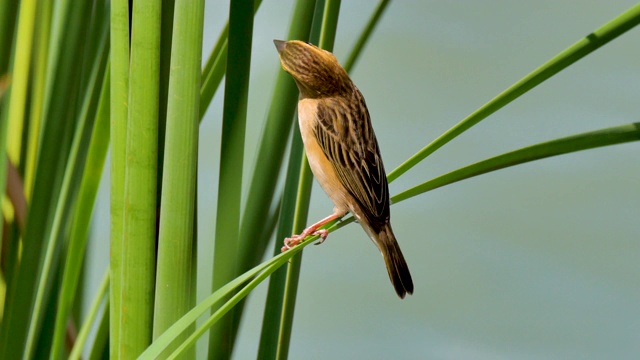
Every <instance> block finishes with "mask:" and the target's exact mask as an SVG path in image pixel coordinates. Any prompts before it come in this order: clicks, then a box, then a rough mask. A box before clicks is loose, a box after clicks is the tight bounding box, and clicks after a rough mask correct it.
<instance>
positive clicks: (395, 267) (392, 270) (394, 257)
mask: <svg viewBox="0 0 640 360" xmlns="http://www.w3.org/2000/svg"><path fill="white" fill-rule="evenodd" d="M377 245H378V247H379V248H380V252H381V253H382V257H383V258H384V263H385V265H387V271H388V272H389V279H391V283H392V284H393V287H394V288H395V289H396V293H397V294H398V296H399V297H400V298H401V299H403V298H404V297H405V295H406V294H407V293H409V294H413V280H411V273H410V272H409V267H408V266H407V262H406V261H405V260H404V256H402V251H400V245H398V242H397V241H396V237H395V235H393V230H391V225H390V224H389V223H387V224H386V225H384V226H383V227H382V229H381V230H380V232H379V233H378V242H377Z"/></svg>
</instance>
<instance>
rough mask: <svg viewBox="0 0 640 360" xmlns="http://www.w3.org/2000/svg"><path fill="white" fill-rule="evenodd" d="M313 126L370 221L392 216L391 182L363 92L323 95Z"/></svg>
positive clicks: (326, 152)
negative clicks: (388, 178) (390, 200)
mask: <svg viewBox="0 0 640 360" xmlns="http://www.w3.org/2000/svg"><path fill="white" fill-rule="evenodd" d="M317 116H318V119H317V120H318V121H316V127H315V129H314V132H315V136H316V139H317V141H318V144H319V145H320V147H321V148H322V151H323V152H324V154H325V155H326V156H327V158H328V159H329V160H330V161H331V163H332V164H333V168H334V170H335V172H336V174H337V175H338V178H339V179H340V182H341V183H342V185H343V186H344V187H345V188H346V189H347V191H348V192H349V194H350V195H351V196H352V197H353V198H354V199H355V200H356V201H357V203H358V205H359V206H360V208H361V209H362V211H363V212H364V214H363V215H364V216H365V217H366V218H367V220H368V221H369V223H370V224H371V225H374V226H375V225H377V224H380V225H383V224H384V223H385V222H386V221H387V219H388V218H389V185H388V183H387V176H386V174H385V171H384V166H383V164H382V158H381V156H380V151H379V149H378V142H377V140H376V136H375V134H374V133H373V128H372V126H371V119H370V117H369V111H368V110H367V106H366V104H365V102H364V98H363V97H362V94H360V92H359V91H358V90H356V91H355V94H354V97H353V98H351V99H347V98H330V99H323V101H321V102H320V103H319V104H318V112H317Z"/></svg>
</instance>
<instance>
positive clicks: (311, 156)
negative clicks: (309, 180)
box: [298, 99, 350, 211]
mask: <svg viewBox="0 0 640 360" xmlns="http://www.w3.org/2000/svg"><path fill="white" fill-rule="evenodd" d="M317 110H318V100H315V99H301V100H300V101H299V102H298V122H299V124H300V135H301V136H302V142H303V143H304V149H305V152H306V154H307V160H308V161H309V167H310V168H311V172H313V176H314V177H315V178H316V180H318V183H319V184H320V186H321V187H322V189H323V190H324V191H325V192H326V193H327V195H328V196H329V198H330V199H331V201H332V202H333V204H334V205H335V207H336V209H338V210H342V211H349V209H350V206H349V203H350V201H349V199H350V196H349V194H348V192H347V190H346V188H345V187H344V186H343V185H342V183H341V182H340V179H339V178H338V176H337V175H336V172H335V170H334V168H333V165H332V164H331V162H330V161H329V159H328V158H327V156H326V155H325V154H324V151H322V148H321V147H320V144H318V140H317V139H316V135H315V132H314V128H315V127H316V126H317V124H316V123H317V121H318V118H317Z"/></svg>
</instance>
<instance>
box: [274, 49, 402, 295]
mask: <svg viewBox="0 0 640 360" xmlns="http://www.w3.org/2000/svg"><path fill="white" fill-rule="evenodd" d="M273 42H274V43H275V45H276V48H277V49H278V53H279V54H280V63H281V64H282V68H283V69H284V70H285V71H286V72H288V73H289V74H291V76H293V79H294V80H295V82H296V84H297V85H298V89H299V90H300V98H299V101H298V119H299V123H300V133H301V135H302V140H303V142H304V148H305V151H306V153H307V159H308V160H309V166H310V167H311V171H312V172H313V175H314V176H315V177H316V179H317V180H318V182H319V183H320V186H322V188H323V189H324V191H325V192H326V193H327V195H329V198H330V199H331V201H332V202H333V204H334V205H335V208H334V211H333V214H331V215H330V216H328V217H326V218H324V219H322V220H320V221H319V222H317V223H315V224H313V225H311V226H309V227H308V228H306V229H305V230H304V231H303V232H302V233H300V234H299V235H294V236H292V237H290V238H286V239H285V241H284V245H285V246H284V247H283V248H282V251H286V250H287V249H289V248H291V247H292V246H295V245H297V244H298V243H300V242H301V241H302V240H304V238H305V237H307V236H309V235H320V236H321V237H322V240H321V241H324V239H326V237H327V235H328V232H327V230H324V229H319V228H320V227H321V226H322V225H324V224H327V223H328V222H330V221H332V220H335V219H339V218H341V217H343V216H344V215H345V214H346V213H347V212H349V211H350V212H351V213H353V215H354V216H355V217H356V219H357V220H358V222H359V223H360V225H362V228H363V229H364V231H365V232H366V233H367V235H369V237H370V238H371V240H373V242H374V243H375V244H376V246H377V247H378V249H379V250H380V252H381V253H382V257H383V258H384V262H385V264H386V266H387V271H388V272H389V278H390V279H391V283H393V286H394V288H395V290H396V293H397V294H398V296H399V297H400V298H404V297H405V295H406V294H407V293H409V294H412V293H413V281H412V280H411V274H410V273H409V267H408V266H407V263H406V261H405V260H404V256H402V252H401V251H400V246H399V245H398V242H397V241H396V237H395V236H394V235H393V231H392V230H391V224H390V222H389V217H390V214H389V185H388V183H387V175H386V173H385V172H384V166H383V165H382V157H381V156H380V150H379V149H378V141H377V140H376V135H375V134H374V132H373V127H372V126H371V119H370V117H369V110H367V105H366V103H365V101H364V98H363V97H362V94H361V93H360V91H359V90H358V88H357V87H356V86H355V85H354V84H353V82H352V81H351V79H350V78H349V75H347V72H346V71H345V70H344V69H343V68H342V66H340V64H339V63H338V60H337V59H336V57H335V56H334V55H333V54H332V53H330V52H328V51H325V50H322V49H320V48H318V47H316V46H313V45H311V44H307V43H304V42H302V41H297V40H292V41H281V40H274V41H273Z"/></svg>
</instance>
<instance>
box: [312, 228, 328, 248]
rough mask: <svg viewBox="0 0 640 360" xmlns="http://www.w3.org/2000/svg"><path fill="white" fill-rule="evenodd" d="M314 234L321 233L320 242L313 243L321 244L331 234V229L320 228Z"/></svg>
mask: <svg viewBox="0 0 640 360" xmlns="http://www.w3.org/2000/svg"><path fill="white" fill-rule="evenodd" d="M313 235H320V240H318V242H316V243H315V244H313V245H320V244H322V243H323V242H324V241H325V240H327V236H329V230H327V229H319V230H316V232H314V233H313Z"/></svg>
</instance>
